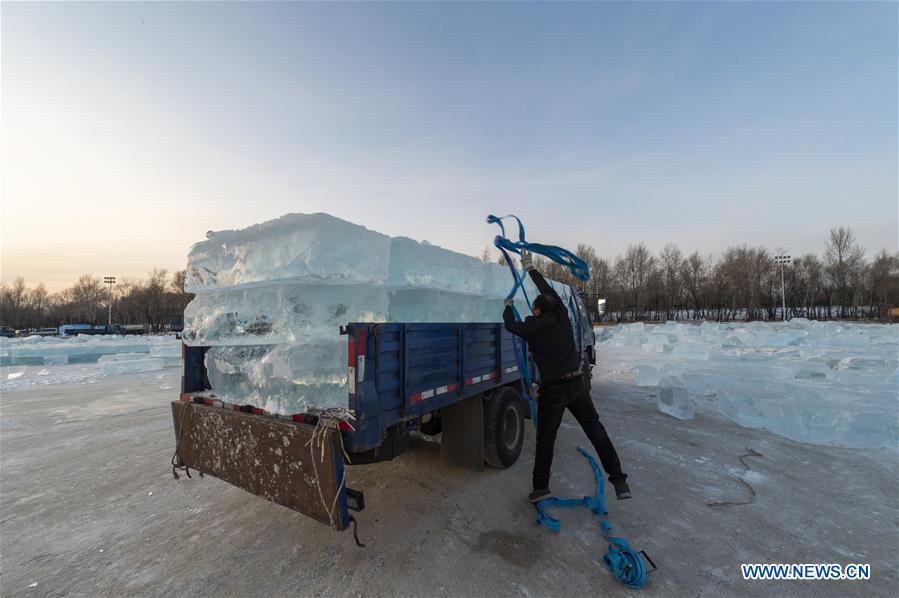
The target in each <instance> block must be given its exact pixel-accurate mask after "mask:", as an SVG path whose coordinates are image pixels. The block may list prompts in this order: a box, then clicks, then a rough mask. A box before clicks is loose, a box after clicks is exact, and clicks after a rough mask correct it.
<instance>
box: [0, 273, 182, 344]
mask: <svg viewBox="0 0 899 598" xmlns="http://www.w3.org/2000/svg"><path fill="white" fill-rule="evenodd" d="M184 278H185V271H184V270H179V271H176V272H174V273H172V274H171V275H170V274H169V272H168V271H166V270H160V269H155V270H153V271H152V272H150V274H149V276H148V277H147V278H145V279H129V278H126V279H124V280H122V282H120V283H118V284H115V285H113V286H112V288H111V289H110V285H108V284H106V283H104V282H103V279H102V278H98V277H96V276H91V275H89V274H85V275H83V276H81V277H80V278H79V279H78V281H77V282H76V283H75V284H74V285H72V286H71V287H69V288H67V289H64V290H62V291H60V292H58V293H49V292H48V291H47V289H46V287H45V286H44V284H43V283H39V284H38V285H37V286H35V287H33V288H29V287H28V286H27V285H26V284H25V279H24V278H22V277H19V278H16V279H15V280H14V281H13V282H12V284H2V285H0V324H2V325H3V326H9V327H11V328H15V329H35V328H49V327H54V328H55V327H57V326H60V325H62V324H94V325H99V324H106V323H107V318H108V314H109V307H110V303H111V304H112V321H113V323H115V324H142V325H145V326H147V327H148V328H149V329H150V330H151V331H153V332H160V331H163V330H165V329H166V328H167V327H169V326H172V325H176V324H180V323H182V320H183V315H184V308H185V307H186V306H187V304H188V303H189V302H190V300H191V299H192V298H193V295H192V294H190V293H187V292H185V290H184Z"/></svg>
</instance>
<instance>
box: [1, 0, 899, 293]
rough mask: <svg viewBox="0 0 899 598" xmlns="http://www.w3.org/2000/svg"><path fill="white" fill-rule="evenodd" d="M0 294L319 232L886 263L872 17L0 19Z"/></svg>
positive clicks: (603, 8) (884, 150)
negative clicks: (753, 250)
mask: <svg viewBox="0 0 899 598" xmlns="http://www.w3.org/2000/svg"><path fill="white" fill-rule="evenodd" d="M0 19H2V32H0V33H2V47H0V51H2V64H0V73H2V74H0V86H2V95H0V151H2V187H0V192H2V197H0V200H2V203H0V235H2V236H0V275H2V280H3V281H4V282H9V281H10V280H12V279H13V278H15V277H16V276H24V277H25V278H26V281H27V282H28V283H29V285H33V284H36V283H37V282H38V281H44V282H45V283H46V284H47V286H48V287H49V288H50V289H51V290H59V289H60V288H62V287H64V286H67V285H69V284H71V283H72V282H73V281H74V280H75V279H76V278H77V277H78V275H80V274H86V273H91V274H94V275H97V276H103V275H107V274H111V275H117V276H119V277H125V276H143V275H146V273H147V271H149V270H150V269H151V268H153V267H163V268H168V269H180V268H183V267H184V266H185V262H186V255H187V251H188V249H189V247H190V245H191V244H192V243H194V242H197V241H200V240H202V239H203V238H204V236H205V233H206V231H208V230H216V229H224V228H240V227H243V226H247V225H249V224H252V223H256V222H261V221H264V220H268V219H271V218H275V217H277V216H280V215H281V214H284V213H287V212H315V211H324V212H329V213H331V214H334V215H336V216H339V217H342V218H346V219H348V220H352V221H354V222H356V223H359V224H363V225H365V226H368V227H369V228H372V229H375V230H378V231H381V232H384V233H387V234H391V235H406V236H410V237H414V238H417V239H427V240H429V241H430V242H432V243H434V244H438V245H442V246H444V247H447V248H450V249H454V250H457V251H462V252H465V253H469V254H472V255H475V254H480V253H481V251H482V250H483V248H484V247H485V246H487V245H488V244H490V243H491V242H492V238H493V235H494V234H495V230H494V227H492V226H490V225H487V224H486V223H485V222H484V217H485V216H486V215H487V214H488V213H495V214H507V213H515V214H517V215H519V216H520V217H521V218H522V219H523V220H524V222H525V224H526V225H527V226H528V236H529V239H530V240H533V241H539V242H543V243H548V244H557V245H563V246H566V245H568V246H573V245H575V244H576V243H578V242H586V243H590V244H592V245H593V246H594V247H596V249H597V252H598V253H599V254H600V255H604V256H606V257H614V256H615V254H617V253H621V252H622V251H624V249H625V248H626V247H627V245H628V244H629V243H632V242H637V241H644V242H646V243H647V245H648V246H649V247H650V248H651V249H654V250H657V249H660V248H661V247H662V246H664V245H665V243H667V242H675V243H677V244H679V245H680V246H681V248H682V249H684V250H688V251H692V250H694V249H698V250H700V251H702V252H704V253H709V252H715V253H717V252H719V251H720V250H722V249H723V248H724V247H726V246H727V245H729V244H739V243H749V244H753V245H755V244H762V245H765V246H767V247H769V248H771V249H775V248H778V247H782V248H784V249H786V250H787V251H789V252H791V253H793V254H794V255H797V254H799V253H803V252H808V251H813V252H819V253H820V252H821V251H822V250H823V246H824V239H825V236H826V234H827V231H828V230H829V229H830V228H832V227H834V226H837V225H848V226H850V227H851V228H852V229H853V230H854V231H855V232H856V234H857V236H858V238H859V240H860V241H861V243H862V244H863V245H864V246H865V247H866V248H867V250H868V252H869V254H871V253H874V252H875V251H877V250H879V249H881V248H886V249H888V250H890V251H896V250H897V217H899V207H897V51H896V48H897V4H896V3H888V2H884V3H871V4H866V3H788V4H776V3H702V4H691V3H665V4H652V3H631V4H605V3H603V4H565V5H560V4H480V3H475V4H452V5H451V4H406V3H397V4H374V3H372V4H368V3H366V4H311V3H310V4H306V3H303V4H259V3H234V4H212V3H150V4H143V3H130V2H129V3H97V4H89V3H59V4H56V3H54V4H50V3H10V2H3V3H2V6H0Z"/></svg>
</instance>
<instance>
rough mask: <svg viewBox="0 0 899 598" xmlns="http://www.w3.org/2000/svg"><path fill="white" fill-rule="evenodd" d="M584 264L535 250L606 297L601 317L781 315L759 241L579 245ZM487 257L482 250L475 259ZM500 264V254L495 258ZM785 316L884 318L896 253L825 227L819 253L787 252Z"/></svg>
mask: <svg viewBox="0 0 899 598" xmlns="http://www.w3.org/2000/svg"><path fill="white" fill-rule="evenodd" d="M575 253H576V254H577V255H578V257H580V258H581V259H582V260H584V261H585V262H587V264H589V266H590V280H588V281H587V282H581V281H580V280H577V279H576V278H574V277H573V276H572V275H571V274H570V272H569V271H568V270H567V269H566V268H564V267H562V266H560V265H558V264H556V263H554V262H549V261H548V260H543V259H541V258H540V256H535V263H537V264H538V266H539V267H540V268H541V271H542V272H543V273H544V274H546V275H547V276H549V277H550V278H553V279H555V280H558V281H560V282H564V283H566V284H569V285H571V286H573V287H576V288H578V289H580V290H581V291H582V292H583V293H584V294H585V295H587V297H588V299H589V304H590V309H591V310H595V309H596V304H597V299H600V298H602V299H605V300H606V312H605V314H603V315H602V316H600V315H599V314H597V313H595V312H594V315H595V317H596V319H602V320H607V321H642V320H660V321H664V320H682V319H686V320H692V319H696V320H716V321H726V320H774V319H781V318H782V317H783V314H782V313H781V312H782V311H783V310H782V308H781V305H782V303H783V299H782V298H781V267H780V266H779V265H777V264H775V262H774V256H775V255H776V253H773V252H771V251H770V250H768V249H766V248H765V247H753V246H749V245H739V246H732V247H728V248H727V249H725V250H724V252H723V253H721V255H720V256H718V257H717V258H716V257H714V256H712V255H708V256H704V255H701V254H700V253H699V252H697V251H694V252H693V253H690V254H689V255H687V254H686V253H684V252H683V251H681V249H680V248H679V247H677V246H676V245H674V244H668V245H666V246H665V247H664V248H663V249H662V250H661V251H660V252H659V253H657V254H654V253H653V252H651V251H650V250H649V249H648V248H647V247H646V245H645V244H644V243H642V242H640V243H636V244H632V245H630V246H629V247H628V248H627V250H626V251H625V252H624V254H622V255H618V256H616V257H615V258H614V259H613V260H608V259H606V258H603V257H600V256H598V255H597V254H596V251H595V250H594V249H593V247H591V246H589V245H587V244H584V243H581V244H578V246H577V250H576V252H575ZM487 255H488V252H485V254H484V256H482V259H483V258H484V257H486V256H487ZM500 263H502V258H500ZM783 287H784V296H785V299H786V317H787V318H794V317H805V318H810V319H831V318H850V319H888V318H889V308H890V307H894V306H899V252H897V253H893V254H890V253H889V252H887V250H886V249H883V250H881V251H880V252H878V253H876V254H875V255H873V256H872V257H871V258H868V257H867V255H866V252H865V250H864V248H863V247H862V246H861V245H860V244H859V242H858V240H857V238H856V237H855V234H854V233H853V232H852V231H851V230H850V229H849V228H847V227H838V228H834V229H832V230H831V231H830V234H829V235H828V237H827V239H826V241H825V244H824V253H823V255H821V256H819V255H816V254H814V253H807V254H805V255H800V256H792V260H791V261H790V263H789V264H788V265H786V266H784V270H783Z"/></svg>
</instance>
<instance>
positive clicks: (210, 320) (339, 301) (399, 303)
mask: <svg viewBox="0 0 899 598" xmlns="http://www.w3.org/2000/svg"><path fill="white" fill-rule="evenodd" d="M552 284H553V285H554V286H555V288H556V289H557V290H558V292H559V293H560V294H562V295H563V296H564V297H565V298H566V299H567V298H568V297H570V293H571V291H570V288H569V287H568V286H567V285H562V284H558V283H552ZM509 288H510V279H509V273H508V270H507V269H506V268H505V267H504V266H500V265H498V264H488V263H484V262H482V261H480V260H478V259H476V258H473V257H471V256H467V255H463V254H460V253H456V252H454V251H449V250H447V249H443V248H441V247H437V246H435V245H431V244H429V243H427V242H424V241H422V242H418V241H415V240H413V239H410V238H407V237H389V236H387V235H383V234H381V233H378V232H375V231H372V230H369V229H367V228H365V227H364V226H360V225H357V224H353V223H351V222H347V221H345V220H341V219H339V218H335V217H334V216H330V215H328V214H288V215H285V216H282V217H281V218H278V219H276V220H271V221H269V222H264V223H262V224H257V225H254V226H250V227H248V228H245V229H241V230H229V231H219V232H210V233H208V235H207V239H206V240H205V241H202V242H200V243H197V244H196V245H194V246H193V248H192V249H191V251H190V255H189V256H188V267H187V290H188V291H190V292H193V293H196V298H195V299H194V300H193V301H191V303H190V304H189V305H188V307H187V310H186V311H185V331H184V339H185V342H186V343H187V344H189V345H193V346H209V347H210V349H209V351H208V352H207V354H206V366H207V370H208V373H209V380H210V382H211V385H212V389H213V391H214V392H215V393H216V395H217V396H219V397H221V398H222V399H223V400H226V401H228V400H230V401H233V402H239V403H248V404H252V405H255V406H257V407H260V408H263V409H265V410H266V411H268V412H271V413H280V414H284V415H290V414H293V413H300V412H307V411H309V410H310V409H313V408H318V409H326V408H330V407H337V406H342V405H345V403H346V395H347V367H346V339H345V338H343V339H342V338H341V337H340V332H339V330H340V327H341V326H343V325H345V324H347V323H348V322H370V323H387V322H411V323H429V322H443V323H453V322H458V323H461V322H469V323H470V322H500V321H502V311H503V300H504V299H505V298H506V295H507V293H508V291H509ZM524 292H528V293H529V295H530V296H531V297H534V296H536V294H537V293H536V288H535V287H534V286H533V283H532V282H530V281H527V282H526V286H525V288H524ZM524 292H522V291H520V292H519V293H518V294H517V295H516V298H518V299H519V302H518V304H519V305H520V306H521V308H522V309H524V310H526V311H525V314H529V313H530V308H529V306H528V302H527V301H525V300H524Z"/></svg>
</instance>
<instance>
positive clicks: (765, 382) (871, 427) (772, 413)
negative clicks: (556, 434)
mask: <svg viewBox="0 0 899 598" xmlns="http://www.w3.org/2000/svg"><path fill="white" fill-rule="evenodd" d="M597 332H598V337H599V342H598V345H597V363H598V364H599V366H600V368H601V372H605V373H607V374H611V373H614V372H629V373H630V377H631V378H633V380H634V382H635V383H636V384H637V385H638V386H646V387H656V388H657V389H658V391H657V393H658V394H657V399H658V406H659V410H660V411H662V412H664V413H667V414H669V415H672V416H674V417H678V418H680V419H689V418H691V417H692V414H693V412H694V411H695V410H703V409H706V410H713V411H717V412H719V413H721V414H723V415H725V416H726V417H728V418H730V419H732V420H734V421H736V422H737V423H739V424H741V425H743V426H747V427H752V428H766V429H767V430H769V431H771V432H774V433H775V434H779V435H781V436H785V437H787V438H791V439H793V440H797V441H800V442H808V443H812V444H825V445H837V446H847V447H854V448H871V447H887V448H893V449H895V447H896V446H897V445H899V378H897V366H899V329H897V328H896V327H895V326H890V325H883V324H854V323H846V322H820V321H809V320H805V319H794V320H791V321H789V322H786V323H781V322H775V323H766V322H753V323H749V324H716V323H711V322H705V323H703V324H701V325H696V324H679V323H675V322H668V323H666V324H664V325H644V324H639V323H638V324H629V325H622V326H616V327H604V328H602V329H598V330H597ZM600 375H602V374H600Z"/></svg>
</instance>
